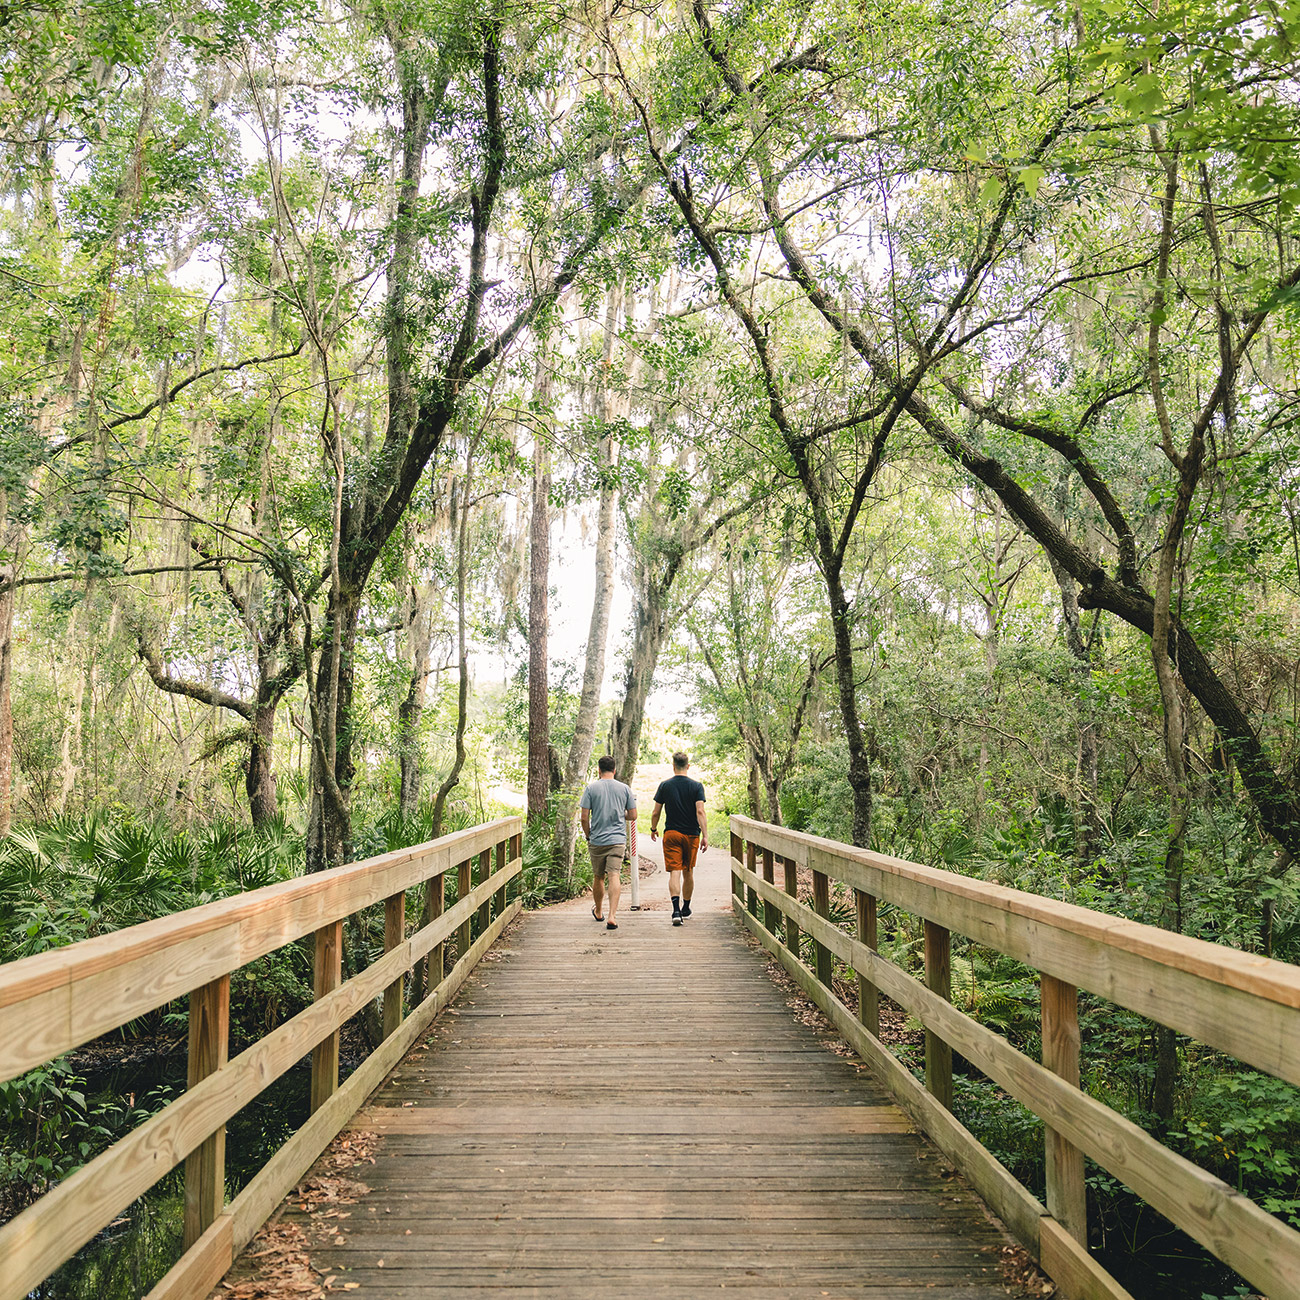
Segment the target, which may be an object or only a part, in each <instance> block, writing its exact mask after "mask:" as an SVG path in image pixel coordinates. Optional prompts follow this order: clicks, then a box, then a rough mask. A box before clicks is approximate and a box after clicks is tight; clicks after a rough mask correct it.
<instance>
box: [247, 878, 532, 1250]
mask: <svg viewBox="0 0 1300 1300" xmlns="http://www.w3.org/2000/svg"><path fill="white" fill-rule="evenodd" d="M464 901H465V902H466V903H468V904H469V905H471V906H472V905H473V904H474V902H475V900H474V899H467V900H464ZM457 906H460V904H457ZM522 906H523V904H522V903H521V902H520V901H519V900H518V899H516V900H515V901H514V902H513V903H511V904H510V905H509V906H508V907H507V908H506V910H505V911H504V912H502V913H501V915H500V916H498V917H497V918H496V920H495V921H493V922H492V924H491V925H490V926H489V927H488V929H487V930H486V931H485V932H484V933H483V934H481V935H480V936H479V937H478V939H477V940H476V941H475V943H474V944H473V945H472V946H471V947H470V949H469V950H468V951H467V952H466V953H465V955H464V956H463V957H461V958H460V960H459V961H457V962H456V964H455V965H454V966H453V967H452V968H451V971H450V972H449V973H448V975H447V977H446V978H445V979H444V980H443V981H442V983H441V984H439V985H438V987H437V988H436V989H434V990H433V992H432V993H430V994H429V995H428V997H426V998H425V1000H424V1001H423V1002H421V1003H420V1005H419V1006H418V1007H413V1008H412V1010H411V1014H410V1015H409V1016H407V1017H406V1019H405V1020H404V1021H403V1022H402V1026H401V1028H400V1029H399V1030H398V1031H397V1033H396V1034H394V1035H393V1037H392V1038H390V1039H389V1040H388V1041H387V1042H385V1043H384V1044H382V1046H380V1047H379V1048H377V1049H376V1050H375V1051H374V1052H372V1053H371V1054H370V1055H369V1056H368V1057H367V1058H366V1059H365V1061H363V1062H362V1064H361V1065H359V1066H358V1067H357V1068H356V1069H355V1070H354V1071H353V1072H352V1073H351V1074H350V1075H349V1076H348V1078H347V1080H346V1082H345V1083H344V1084H343V1086H342V1087H341V1088H340V1089H339V1090H338V1092H336V1093H335V1094H334V1096H333V1097H332V1098H331V1107H330V1109H329V1111H328V1112H326V1111H325V1110H324V1109H322V1111H321V1112H320V1113H319V1115H313V1116H312V1118H311V1119H310V1120H308V1122H307V1123H306V1124H304V1125H303V1126H302V1128H300V1129H299V1130H298V1132H297V1133H295V1134H294V1135H293V1137H291V1138H290V1139H289V1140H288V1141H287V1142H286V1143H285V1144H284V1146H282V1147H281V1148H280V1150H279V1151H277V1152H276V1153H275V1155H274V1156H272V1157H271V1159H270V1160H269V1161H268V1162H267V1163H266V1165H264V1166H263V1168H262V1169H261V1170H259V1171H258V1173H257V1174H256V1175H255V1176H254V1177H253V1179H252V1181H250V1182H249V1184H248V1186H247V1187H245V1188H244V1190H243V1191H242V1192H240V1193H239V1195H238V1196H237V1197H235V1199H234V1200H233V1201H231V1203H230V1209H229V1213H230V1215H231V1217H232V1219H233V1220H234V1241H235V1250H236V1252H238V1251H240V1250H242V1249H243V1248H244V1247H245V1246H246V1245H247V1244H248V1242H250V1241H251V1240H252V1239H253V1237H254V1235H255V1234H256V1233H257V1230H258V1228H260V1227H261V1226H262V1224H263V1223H265V1222H266V1220H267V1219H268V1218H270V1216H271V1214H272V1213H273V1212H274V1210H275V1208H276V1206H278V1205H279V1203H280V1202H281V1201H282V1200H283V1199H284V1197H285V1196H286V1195H288V1193H289V1192H290V1190H291V1189H292V1188H293V1187H294V1185H295V1184H296V1183H297V1182H298V1180H299V1179H300V1178H301V1177H302V1176H303V1174H305V1173H306V1172H307V1170H308V1169H309V1168H311V1163H312V1161H313V1160H315V1159H316V1157H317V1156H318V1155H320V1153H321V1152H322V1151H324V1150H325V1148H326V1147H327V1146H328V1145H329V1144H330V1143H331V1142H332V1141H333V1140H334V1137H335V1135H336V1134H337V1133H338V1132H339V1130H340V1129H342V1127H343V1125H344V1124H346V1123H347V1121H348V1120H349V1119H350V1118H351V1117H352V1116H353V1115H354V1114H355V1113H356V1111H357V1110H358V1109H359V1108H360V1107H361V1105H362V1103H363V1102H364V1101H365V1100H366V1098H367V1097H368V1096H369V1095H370V1094H371V1093H372V1092H373V1091H374V1089H375V1088H376V1087H377V1086H378V1084H380V1083H381V1082H382V1081H383V1079H384V1076H385V1075H387V1074H388V1072H389V1071H390V1070H391V1069H392V1068H393V1066H394V1065H396V1064H397V1062H398V1061H400V1060H401V1059H402V1057H403V1056H404V1055H405V1054H406V1053H407V1052H408V1051H409V1050H410V1049H411V1047H412V1046H413V1045H414V1044H415V1042H416V1040H417V1039H418V1038H419V1037H420V1035H421V1034H422V1033H424V1032H425V1030H426V1029H428V1027H429V1024H430V1022H432V1020H433V1019H434V1017H435V1016H437V1015H438V1013H439V1012H440V1011H442V1010H443V1009H444V1008H445V1007H446V1006H447V1004H448V1003H449V1002H451V1000H452V998H454V997H455V996H456V994H457V992H459V990H460V987H461V985H462V984H464V982H465V980H466V978H467V977H468V976H469V974H470V972H471V971H472V970H473V969H474V967H475V966H476V965H477V964H478V962H479V961H480V960H481V959H482V956H483V954H484V953H485V952H487V950H488V949H489V948H490V947H491V946H492V944H493V943H495V942H496V940H497V939H498V938H499V937H500V934H501V931H502V930H504V929H505V928H506V926H507V925H509V924H510V922H511V921H513V920H514V918H515V917H516V916H518V915H519V912H520V910H521V908H522Z"/></svg>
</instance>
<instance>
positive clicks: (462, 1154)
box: [236, 851, 1007, 1300]
mask: <svg viewBox="0 0 1300 1300" xmlns="http://www.w3.org/2000/svg"><path fill="white" fill-rule="evenodd" d="M706 864H707V865H706ZM700 874H701V888H700V890H699V893H698V895H697V910H696V914H695V915H694V916H693V917H691V919H690V920H689V921H687V923H686V924H685V925H684V926H682V927H680V928H674V927H673V926H671V925H670V923H669V917H668V912H667V911H666V910H665V906H664V903H663V902H662V900H661V898H660V896H661V895H662V894H663V892H664V878H663V876H662V875H658V876H655V877H652V878H650V879H649V880H648V881H644V882H643V886H642V896H643V900H644V901H646V902H648V903H650V905H651V908H652V910H647V911H643V912H639V913H632V912H628V911H626V910H624V911H622V912H621V914H620V918H619V919H620V921H621V922H622V924H621V926H620V929H619V930H618V931H617V932H616V933H609V932H606V930H605V928H604V926H603V925H597V923H596V922H595V921H594V920H593V919H592V916H591V913H590V910H589V909H590V900H587V902H586V903H577V904H572V905H568V906H566V907H562V908H554V909H549V910H547V911H543V912H539V913H532V914H529V915H526V916H525V917H523V918H522V919H521V920H520V921H518V922H517V923H516V924H515V926H514V928H513V930H512V931H511V932H510V933H508V934H507V936H506V937H505V939H504V940H503V941H502V946H501V948H500V950H499V954H498V955H497V956H496V958H495V959H494V960H490V961H489V962H486V963H484V965H483V966H481V967H480V968H479V970H478V971H476V972H475V974H474V976H473V977H472V979H471V980H470V982H469V983H468V984H467V985H466V987H465V989H464V990H463V991H462V993H461V995H460V997H459V998H458V1000H457V1002H456V1004H455V1005H454V1006H453V1007H452V1008H451V1009H450V1010H449V1011H448V1012H447V1013H445V1014H444V1015H443V1016H442V1017H441V1018H440V1020H439V1021H438V1022H437V1024H436V1026H435V1028H434V1031H433V1033H432V1034H431V1035H430V1037H429V1040H428V1041H429V1043H430V1044H431V1045H430V1046H429V1047H428V1048H427V1049H420V1048H417V1050H416V1051H414V1052H413V1053H412V1054H411V1055H410V1056H409V1057H408V1058H407V1060H406V1061H405V1062H403V1064H402V1065H401V1066H400V1067H399V1068H398V1069H397V1070H396V1071H395V1073H394V1074H393V1075H392V1076H391V1078H390V1079H389V1080H388V1082H387V1083H386V1084H385V1085H384V1086H383V1087H382V1088H381V1089H380V1090H379V1091H378V1092H376V1093H375V1094H374V1096H373V1098H372V1099H371V1102H370V1103H369V1104H368V1105H367V1106H366V1107H365V1108H364V1109H363V1110H362V1111H361V1112H359V1113H358V1115H357V1116H356V1118H355V1119H354V1121H353V1123H352V1125H351V1128H352V1130H353V1131H354V1133H355V1132H358V1131H359V1132H370V1133H374V1134H376V1135H378V1140H377V1142H376V1143H375V1145H374V1163H373V1164H363V1165H361V1166H359V1167H358V1168H357V1169H356V1170H355V1171H353V1172H354V1173H355V1175H356V1176H357V1177H359V1178H360V1179H361V1180H362V1181H364V1183H365V1184H366V1186H367V1187H368V1188H369V1189H370V1190H369V1191H368V1192H367V1193H366V1194H364V1195H362V1196H361V1198H360V1199H359V1200H358V1201H357V1202H356V1203H355V1204H351V1205H348V1206H346V1207H342V1208H343V1211H344V1213H346V1215H347V1217H346V1218H343V1217H337V1215H336V1214H335V1215H331V1216H329V1217H327V1216H326V1215H325V1214H322V1213H321V1207H317V1210H316V1212H315V1213H312V1212H306V1213H305V1212H304V1211H303V1209H302V1208H301V1205H300V1203H299V1202H297V1201H292V1202H291V1203H290V1205H289V1207H288V1209H287V1210H286V1212H285V1215H284V1217H283V1218H282V1220H281V1224H282V1225H285V1224H288V1225H294V1224H296V1225H298V1226H300V1227H302V1228H303V1229H304V1230H305V1232H306V1234H307V1237H308V1240H309V1241H310V1242H311V1246H310V1258H311V1265H312V1267H313V1268H314V1269H316V1270H317V1271H318V1272H319V1273H320V1274H321V1275H322V1277H329V1278H331V1279H332V1281H331V1283H330V1291H331V1293H333V1292H338V1291H342V1290H343V1288H344V1287H346V1288H347V1292H348V1294H351V1295H356V1296H361V1297H364V1296H375V1297H392V1298H393V1300H403V1298H406V1297H409V1298H410V1300H414V1298H415V1297H417V1296H418V1297H430V1296H450V1295H463V1294H467V1293H475V1294H491V1293H502V1294H505V1293H510V1294H516V1295H518V1294H528V1295H542V1296H549V1295H564V1296H566V1297H569V1298H570V1300H576V1298H577V1297H586V1296H624V1295H626V1296H690V1295H696V1294H704V1293H710V1292H718V1291H721V1290H724V1289H725V1290H726V1291H727V1292H729V1293H732V1292H739V1293H741V1294H755V1295H757V1294H762V1295H765V1296H771V1295H778V1294H779V1295H809V1296H824V1295H829V1296H850V1295H851V1296H874V1297H881V1298H883V1297H894V1296H897V1297H910V1296H916V1295H921V1294H924V1295H935V1296H942V1297H944V1298H945V1300H958V1298H959V1297H960V1298H963V1300H965V1298H967V1297H969V1298H970V1300H976V1297H980V1298H984V1300H991V1297H994V1296H997V1297H1005V1296H1006V1294H1007V1292H1006V1290H1005V1289H1004V1287H1003V1286H1002V1285H1001V1283H1000V1280H999V1261H1000V1252H1001V1250H1002V1248H1003V1246H1004V1245H1005V1244H1006V1243H1007V1238H1006V1237H1005V1236H1004V1235H1003V1233H1002V1232H1001V1230H1000V1229H999V1228H998V1227H997V1226H996V1225H995V1224H994V1223H993V1222H992V1221H991V1220H990V1219H989V1217H988V1216H987V1213H986V1212H985V1210H984V1209H983V1207H982V1205H981V1204H980V1202H979V1201H978V1199H977V1198H976V1197H975V1196H974V1195H973V1193H972V1192H971V1191H970V1190H969V1189H968V1187H967V1186H966V1185H965V1184H964V1183H963V1182H962V1181H961V1179H960V1178H958V1177H956V1176H954V1175H952V1174H951V1173H950V1172H949V1171H948V1170H947V1168H946V1166H945V1164H944V1161H943V1159H942V1157H941V1156H940V1155H939V1154H938V1153H937V1152H936V1151H935V1149H934V1148H933V1147H932V1146H930V1145H929V1144H928V1143H927V1142H926V1141H925V1140H924V1139H922V1138H920V1137H918V1136H916V1135H914V1134H913V1133H912V1132H911V1128H910V1125H909V1123H908V1122H907V1120H906V1119H905V1118H904V1116H903V1115H902V1113H901V1112H900V1111H898V1110H897V1109H896V1108H895V1107H894V1106H893V1105H891V1104H890V1103H888V1102H887V1101H886V1100H885V1098H884V1096H883V1094H882V1092H881V1091H880V1090H879V1089H878V1088H877V1087H876V1086H875V1085H874V1084H873V1083H872V1081H871V1079H870V1077H869V1076H868V1075H867V1074H866V1073H865V1071H861V1070H859V1068H858V1066H857V1065H856V1063H855V1062H854V1061H853V1060H850V1059H845V1058H844V1057H842V1056H837V1055H834V1054H833V1053H831V1052H830V1051H828V1050H827V1049H826V1047H825V1046H824V1045H823V1044H822V1043H821V1042H819V1040H818V1037H817V1035H816V1033H815V1032H814V1031H813V1030H811V1029H809V1028H807V1027H805V1026H803V1025H801V1024H800V1023H799V1022H798V1021H797V1020H796V1018H795V1017H794V1016H793V1015H792V1014H791V1011H790V1008H789V1007H788V1006H787V1005H786V1001H785V998H784V996H783V995H782V993H781V992H780V991H779V990H778V989H777V988H775V987H774V986H773V984H772V983H771V982H770V980H769V979H768V978H767V976H766V974H765V973H764V969H763V959H762V957H761V956H760V955H759V954H757V953H756V952H755V951H754V949H753V948H751V947H750V946H749V944H748V943H747V942H746V940H745V939H744V938H743V937H742V935H741V932H740V930H739V928H738V927H737V925H736V923H735V921H734V920H733V918H732V917H731V916H730V914H729V909H728V905H727V901H726V900H727V882H728V876H727V867H726V858H725V855H724V854H723V853H721V852H718V851H714V852H711V853H710V854H709V855H708V859H706V860H705V862H702V864H701V872H700ZM626 898H627V891H626V890H625V891H624V899H625V900H626ZM253 1249H254V1250H256V1246H254V1247H253ZM239 1271H240V1269H239V1268H237V1270H236V1273H238V1272H239Z"/></svg>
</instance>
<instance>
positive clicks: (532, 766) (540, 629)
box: [527, 360, 551, 826]
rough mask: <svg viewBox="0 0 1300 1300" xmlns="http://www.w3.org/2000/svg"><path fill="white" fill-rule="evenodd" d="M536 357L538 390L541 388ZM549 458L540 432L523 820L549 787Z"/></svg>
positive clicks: (533, 819) (532, 530)
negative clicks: (525, 796)
mask: <svg viewBox="0 0 1300 1300" xmlns="http://www.w3.org/2000/svg"><path fill="white" fill-rule="evenodd" d="M544 364H545V362H544V360H540V361H539V362H538V382H537V389H538V390H539V394H540V390H541V389H542V387H543V380H542V367H543V366H544ZM550 496H551V458H550V452H549V450H548V449H547V446H546V439H545V435H544V433H543V432H542V431H541V430H540V429H539V430H536V431H535V432H534V434H533V510H532V519H531V522H530V524H529V529H528V536H529V547H528V552H529V554H528V786H527V798H528V824H529V825H530V826H535V825H537V824H538V823H539V822H541V821H543V820H544V819H545V817H546V803H547V795H548V792H549V790H550V745H551V715H550V699H549V683H548V680H547V661H546V660H547V637H548V633H549V631H550V618H551V611H550V601H549V596H550V591H549V582H548V579H549V577H550V565H551V503H550Z"/></svg>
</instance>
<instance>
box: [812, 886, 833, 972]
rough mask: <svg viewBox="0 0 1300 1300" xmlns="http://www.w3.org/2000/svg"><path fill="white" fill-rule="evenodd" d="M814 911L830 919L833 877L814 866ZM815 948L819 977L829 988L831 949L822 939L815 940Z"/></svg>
mask: <svg viewBox="0 0 1300 1300" xmlns="http://www.w3.org/2000/svg"><path fill="white" fill-rule="evenodd" d="M812 878H813V911H814V912H816V913H817V915H818V916H820V917H822V918H823V919H824V920H828V921H829V920H830V915H831V878H830V877H829V876H828V875H827V874H826V872H824V871H818V870H817V868H816V867H814V868H813V873H812ZM813 948H814V950H815V952H816V955H817V979H818V980H819V981H820V982H821V983H822V984H825V985H826V987H827V988H831V987H832V982H831V950H830V949H829V948H828V947H827V946H826V945H825V944H824V943H822V942H821V941H820V940H817V939H814V940H813Z"/></svg>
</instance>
